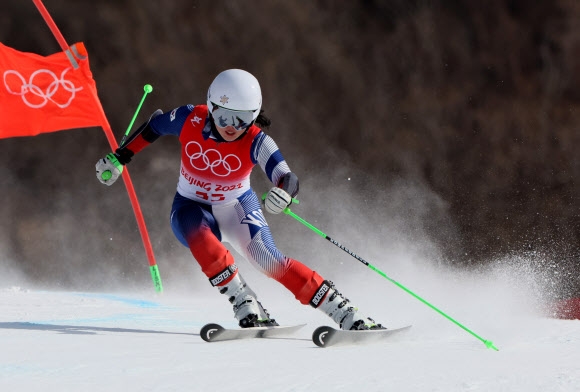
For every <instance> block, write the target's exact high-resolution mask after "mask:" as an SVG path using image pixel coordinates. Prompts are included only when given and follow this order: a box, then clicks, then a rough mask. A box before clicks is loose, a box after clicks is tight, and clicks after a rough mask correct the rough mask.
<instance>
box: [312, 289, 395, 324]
mask: <svg viewBox="0 0 580 392" xmlns="http://www.w3.org/2000/svg"><path fill="white" fill-rule="evenodd" d="M325 293H326V296H325V297H323V296H324V294H325ZM317 296H318V298H320V297H323V298H324V299H323V300H322V302H321V303H320V304H318V306H317V308H318V309H320V310H322V311H323V312H324V313H326V314H327V315H328V316H329V317H330V318H332V319H333V320H334V321H335V322H336V323H337V324H338V325H340V329H343V330H364V329H385V328H384V327H383V326H382V325H381V324H377V323H376V322H375V320H373V319H372V318H370V317H366V316H364V315H362V314H361V312H360V311H359V310H358V308H357V307H355V306H354V305H353V304H351V303H350V301H349V300H348V298H345V297H344V296H343V295H342V294H340V293H339V292H338V291H337V290H336V289H335V288H334V284H333V283H332V282H329V281H324V282H323V283H322V285H321V286H320V288H319V289H318V291H317V293H316V294H315V295H314V298H313V300H312V301H311V304H313V306H316V303H315V301H316V298H317Z"/></svg>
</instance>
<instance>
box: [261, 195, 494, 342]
mask: <svg viewBox="0 0 580 392" xmlns="http://www.w3.org/2000/svg"><path fill="white" fill-rule="evenodd" d="M265 197H266V195H264V196H263V197H262V199H264V198H265ZM292 201H293V202H295V203H296V202H298V200H296V199H292ZM284 213H285V214H286V215H290V216H291V217H292V218H294V219H296V220H297V221H298V222H300V223H302V224H303V225H304V226H306V227H308V228H309V229H310V230H312V231H313V232H315V233H316V234H318V235H319V236H321V237H322V238H324V239H325V240H328V241H329V242H330V243H332V244H334V245H336V246H337V247H339V248H340V249H342V250H343V251H345V252H346V253H348V254H349V255H351V256H352V257H354V258H355V259H357V260H358V261H360V262H361V263H363V264H364V265H366V266H367V267H369V268H370V269H371V270H373V271H375V272H376V273H377V274H379V275H381V276H382V277H383V278H385V279H387V280H388V281H389V282H391V283H393V284H394V285H395V286H397V287H399V288H400V289H402V290H403V291H405V292H406V293H407V294H410V295H411V296H413V297H415V298H416V299H418V300H419V301H421V302H422V303H424V304H425V305H427V306H428V307H430V308H431V309H433V310H434V311H436V312H437V313H439V314H440V315H442V316H443V317H445V318H446V319H448V320H449V321H451V322H453V323H454V324H455V325H457V326H458V327H460V328H462V329H463V330H465V331H466V332H468V333H470V334H471V335H472V336H474V337H475V338H477V339H479V340H480V341H481V342H483V343H484V344H485V346H486V347H487V348H491V349H493V350H495V351H499V349H498V348H497V347H495V346H494V344H493V342H492V341H491V340H486V339H484V338H482V337H481V336H479V335H478V334H476V333H475V332H473V331H472V330H470V329H469V328H467V327H466V326H464V325H463V324H461V323H459V322H458V321H457V320H455V319H454V318H452V317H451V316H449V315H448V314H446V313H444V312H443V311H442V310H440V309H438V308H437V307H435V306H434V305H432V304H431V303H429V302H427V301H426V300H424V299H423V298H421V297H420V296H418V295H417V294H415V293H414V292H412V291H411V290H409V289H408V288H406V287H405V286H403V285H402V284H401V283H399V282H397V281H396V280H394V279H391V278H390V277H389V276H387V274H385V273H384V272H383V271H381V270H379V269H378V268H377V267H375V266H374V265H372V264H371V263H369V262H368V261H366V260H365V259H363V258H362V257H360V256H359V255H357V254H356V253H354V252H352V251H351V250H349V249H348V248H347V247H345V246H344V245H342V244H341V243H339V242H338V241H336V240H334V239H332V238H330V237H329V236H328V235H326V234H325V233H323V232H322V231H321V230H319V229H318V228H316V227H315V226H314V225H312V224H310V223H309V222H307V221H306V220H304V219H302V218H301V217H300V216H298V215H296V214H295V213H294V212H292V211H291V210H290V207H286V208H285V209H284Z"/></svg>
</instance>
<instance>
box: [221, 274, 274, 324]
mask: <svg viewBox="0 0 580 392" xmlns="http://www.w3.org/2000/svg"><path fill="white" fill-rule="evenodd" d="M218 288H219V290H220V293H222V294H225V295H227V296H228V299H229V301H230V302H231V303H232V304H233V305H234V316H235V318H236V319H237V320H238V323H239V326H240V327H241V328H251V327H273V326H277V325H278V323H277V322H276V320H274V319H272V318H270V314H268V312H267V311H266V309H264V308H263V307H262V304H261V303H260V302H259V301H258V300H257V299H256V294H255V293H254V291H253V290H252V289H251V288H250V287H248V285H247V283H246V281H245V280H244V279H243V278H242V277H241V275H240V273H239V272H238V273H237V274H236V275H235V276H234V277H233V279H232V280H231V281H230V282H228V283H227V284H226V285H224V286H220V287H218Z"/></svg>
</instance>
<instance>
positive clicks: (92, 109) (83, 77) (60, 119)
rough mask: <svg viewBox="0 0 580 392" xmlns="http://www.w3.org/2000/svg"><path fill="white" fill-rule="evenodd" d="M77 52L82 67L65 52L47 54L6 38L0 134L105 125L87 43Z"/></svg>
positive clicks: (0, 63) (0, 49)
mask: <svg viewBox="0 0 580 392" xmlns="http://www.w3.org/2000/svg"><path fill="white" fill-rule="evenodd" d="M71 52H72V53H73V54H74V56H75V58H76V59H77V61H78V64H79V67H78V68H77V69H74V68H73V66H72V65H71V62H70V60H69V58H68V57H67V55H66V53H65V52H59V53H55V54H52V55H50V56H46V57H44V56H41V55H38V54H34V53H24V52H19V51H17V50H15V49H12V48H9V47H8V46H5V45H3V44H2V43H0V138H7V137H13V136H34V135H38V134H39V133H46V132H54V131H60V130H64V129H71V128H88V127H95V126H101V117H100V114H99V110H100V109H99V107H98V105H99V104H97V102H96V101H95V98H94V97H95V94H94V92H96V83H95V81H94V80H93V75H92V73H91V70H90V68H89V59H88V54H87V51H86V49H85V46H84V44H83V43H82V42H80V43H76V44H74V45H72V46H71ZM91 89H93V91H91Z"/></svg>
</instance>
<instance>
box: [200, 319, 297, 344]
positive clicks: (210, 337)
mask: <svg viewBox="0 0 580 392" xmlns="http://www.w3.org/2000/svg"><path fill="white" fill-rule="evenodd" d="M305 325H306V324H298V325H281V326H276V327H252V328H224V327H222V326H221V325H219V324H215V323H210V324H206V325H204V326H203V327H202V328H201V330H200V331H199V335H200V336H201V338H202V339H203V340H205V341H206V342H221V341H224V340H236V339H253V338H270V337H276V336H283V335H288V334H292V333H294V332H296V331H298V330H299V329H300V328H302V327H304V326H305Z"/></svg>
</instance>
